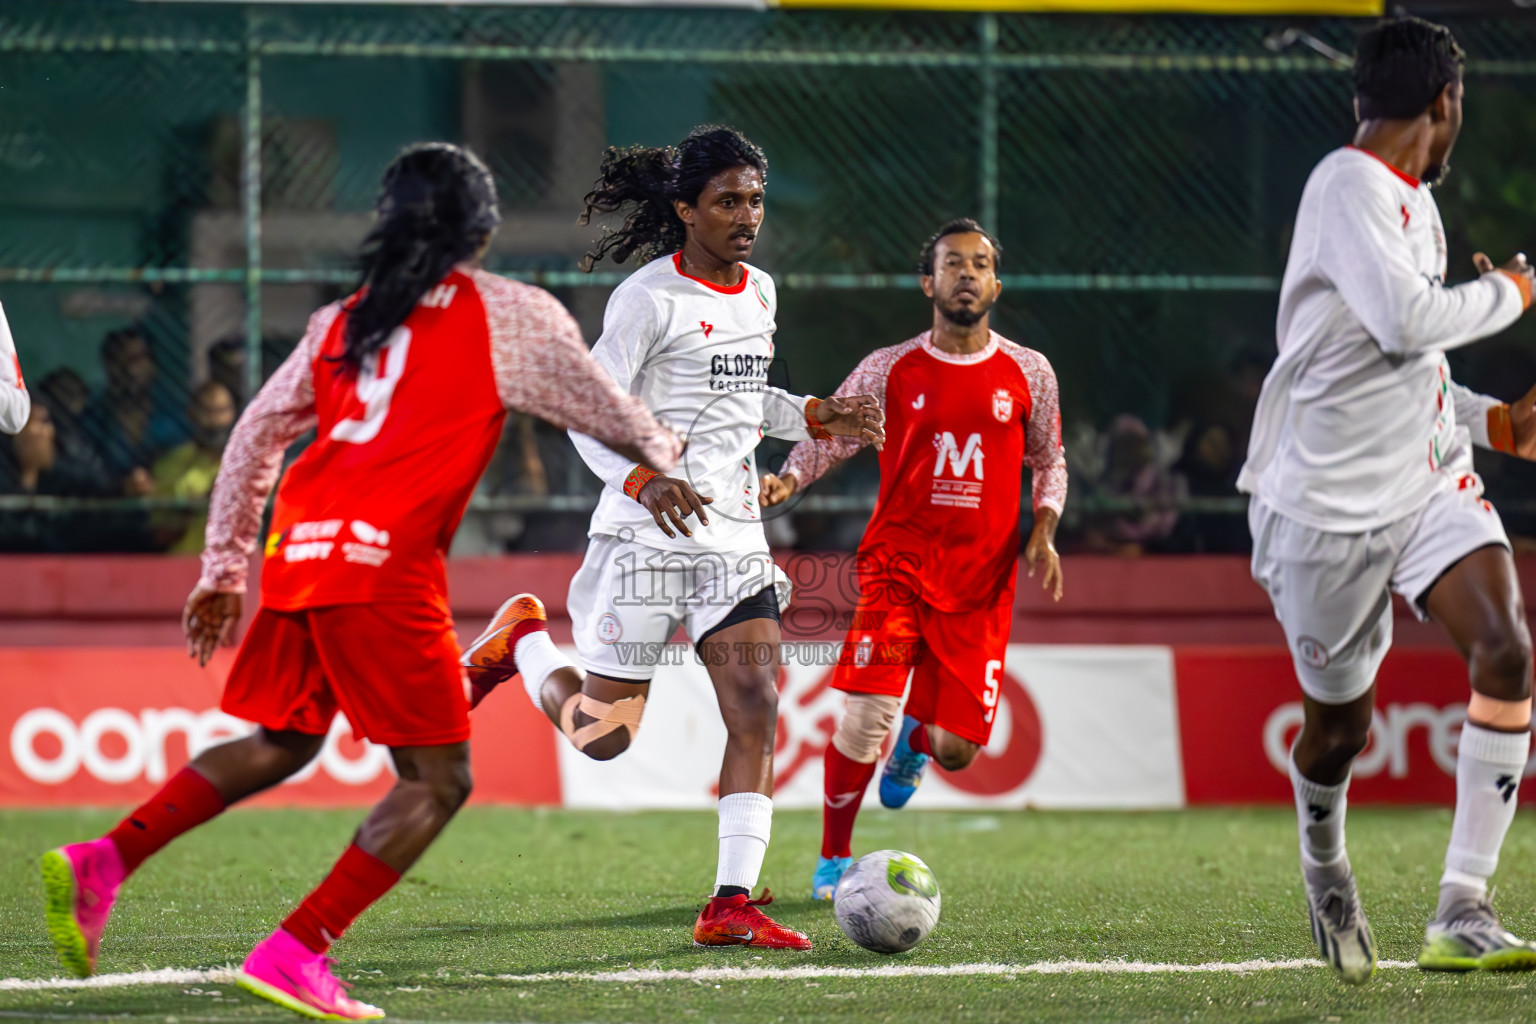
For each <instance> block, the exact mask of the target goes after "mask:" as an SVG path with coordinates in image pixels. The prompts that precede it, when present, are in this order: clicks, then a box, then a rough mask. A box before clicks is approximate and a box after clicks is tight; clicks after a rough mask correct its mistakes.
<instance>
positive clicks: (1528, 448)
mask: <svg viewBox="0 0 1536 1024" xmlns="http://www.w3.org/2000/svg"><path fill="white" fill-rule="evenodd" d="M1509 428H1510V433H1511V434H1513V435H1514V442H1515V451H1514V454H1516V455H1518V456H1520V458H1522V459H1532V460H1536V388H1532V389H1531V390H1529V391H1527V392H1526V393H1525V397H1524V398H1521V399H1519V400H1518V401H1514V402H1510V403H1509Z"/></svg>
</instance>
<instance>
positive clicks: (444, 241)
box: [341, 142, 501, 370]
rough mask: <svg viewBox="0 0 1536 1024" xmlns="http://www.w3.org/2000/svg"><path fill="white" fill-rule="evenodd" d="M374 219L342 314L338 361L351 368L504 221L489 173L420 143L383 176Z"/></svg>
mask: <svg viewBox="0 0 1536 1024" xmlns="http://www.w3.org/2000/svg"><path fill="white" fill-rule="evenodd" d="M375 215H376V219H375V221H374V225H373V230H371V231H370V232H368V237H367V238H365V239H364V240H363V245H362V251H361V253H360V256H359V264H360V268H359V269H360V270H361V272H362V277H363V282H362V289H361V290H360V298H359V299H358V301H357V303H356V305H354V306H353V307H352V309H351V310H350V312H349V313H348V316H347V328H346V336H345V344H346V348H345V350H344V351H343V352H342V355H341V361H342V362H344V363H346V364H347V365H348V366H350V367H351V368H353V369H354V370H355V369H358V368H359V367H361V366H362V365H363V360H364V359H366V358H367V357H368V356H369V355H371V354H373V353H374V352H377V351H378V350H379V349H380V348H382V347H383V346H384V343H385V342H387V341H388V340H389V336H390V334H391V333H393V332H394V330H395V328H396V327H399V326H400V324H401V323H402V322H404V320H405V318H406V317H408V316H410V314H411V310H413V309H415V308H416V304H417V303H418V302H420V301H421V297H422V296H423V295H425V294H426V293H427V292H428V291H430V290H431V289H432V288H433V287H434V286H436V285H437V284H438V282H440V281H442V279H443V278H444V277H446V276H447V275H448V272H449V271H450V270H452V269H453V266H454V264H456V263H459V262H461V261H463V260H465V259H468V258H469V257H470V256H473V255H474V254H475V253H476V252H477V251H478V250H479V249H480V246H481V245H482V244H484V242H485V240H486V238H487V237H488V236H489V235H490V234H491V233H492V232H494V231H495V230H496V226H497V225H498V224H500V223H501V213H500V212H499V211H498V210H497V206H496V183H495V181H494V180H492V178H491V172H490V170H489V169H487V168H486V166H485V164H484V163H482V162H481V161H480V159H479V158H478V157H476V156H475V155H474V154H473V153H471V152H470V151H469V150H467V149H464V148H462V147H460V146H455V145H452V144H451V143H447V142H424V143H418V144H417V145H414V146H410V147H408V148H407V149H406V150H405V151H404V152H402V153H401V154H400V155H399V156H398V157H396V158H395V160H394V162H393V163H391V164H390V165H389V169H388V170H386V171H385V172H384V184H383V187H382V189H381V190H380V194H379V201H378V205H377V206H376V208H375Z"/></svg>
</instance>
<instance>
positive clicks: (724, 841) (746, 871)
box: [715, 793, 773, 893]
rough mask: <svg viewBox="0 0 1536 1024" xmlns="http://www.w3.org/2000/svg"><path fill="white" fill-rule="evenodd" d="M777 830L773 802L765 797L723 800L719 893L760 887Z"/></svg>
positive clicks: (751, 795) (729, 796)
mask: <svg viewBox="0 0 1536 1024" xmlns="http://www.w3.org/2000/svg"><path fill="white" fill-rule="evenodd" d="M772 829H773V798H772V797H766V796H763V794H761V793H727V794H726V795H725V796H722V797H721V798H720V866H719V867H718V868H717V869H716V870H715V891H716V892H719V891H720V887H721V886H722V885H739V886H741V887H742V888H743V889H746V890H747V891H748V892H749V893H750V892H751V891H752V889H753V888H754V887H756V885H757V876H758V875H759V874H761V873H762V870H763V857H764V856H766V855H767V853H768V833H769V832H770V831H772Z"/></svg>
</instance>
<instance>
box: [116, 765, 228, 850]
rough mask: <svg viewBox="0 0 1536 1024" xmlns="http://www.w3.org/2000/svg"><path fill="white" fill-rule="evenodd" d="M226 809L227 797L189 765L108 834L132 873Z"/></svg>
mask: <svg viewBox="0 0 1536 1024" xmlns="http://www.w3.org/2000/svg"><path fill="white" fill-rule="evenodd" d="M223 809H224V798H223V797H222V796H220V795H219V791H218V790H217V789H214V788H213V783H211V782H209V781H208V780H207V779H205V778H203V776H202V775H200V774H199V773H198V771H197V769H195V768H192V767H191V766H188V767H186V768H183V769H182V770H181V771H179V772H177V773H176V774H175V775H173V776H171V780H170V781H169V782H167V783H166V784H165V785H164V786H161V787H160V792H158V793H156V794H155V795H154V796H152V797H150V798H149V800H148V801H147V802H146V803H145V804H144V806H142V807H140V808H139V809H138V810H136V811H134V812H133V813H132V814H130V815H128V817H126V818H124V819H123V820H122V821H120V822H118V825H117V827H116V828H114V829H113V830H112V831H111V832H108V833H107V838H108V839H111V840H112V845H114V846H116V847H117V853H118V856H120V857H122V858H123V867H124V868H126V869H127V871H128V873H129V874H132V873H133V872H134V870H135V869H137V868H138V866H139V865H140V864H143V863H144V862H145V861H146V860H148V859H149V857H150V855H151V854H154V853H157V852H159V850H160V849H161V848H162V847H164V846H165V845H166V844H168V843H169V842H170V841H171V840H172V839H175V838H176V837H177V836H179V835H181V834H182V833H183V832H190V831H191V830H192V829H194V828H196V827H197V826H199V825H201V824H202V823H203V822H205V821H207V820H208V819H209V818H212V817H214V816H215V815H217V814H218V813H219V812H220V811H222V810H223Z"/></svg>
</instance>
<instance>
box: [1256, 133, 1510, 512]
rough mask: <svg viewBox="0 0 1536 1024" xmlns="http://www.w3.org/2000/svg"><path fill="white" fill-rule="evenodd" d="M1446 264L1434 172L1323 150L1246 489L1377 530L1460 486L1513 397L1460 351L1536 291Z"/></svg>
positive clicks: (1301, 225) (1296, 238)
mask: <svg viewBox="0 0 1536 1024" xmlns="http://www.w3.org/2000/svg"><path fill="white" fill-rule="evenodd" d="M1445 272H1446V247H1445V229H1444V227H1443V225H1442V223H1441V221H1440V211H1439V209H1438V208H1437V207H1436V205H1435V200H1434V197H1433V196H1431V195H1430V192H1429V187H1428V186H1427V185H1425V184H1423V183H1421V182H1419V181H1418V180H1416V179H1414V178H1411V177H1409V176H1407V175H1405V174H1403V173H1402V172H1400V171H1398V170H1397V169H1396V168H1393V167H1391V166H1389V165H1387V164H1386V163H1384V162H1382V161H1381V160H1380V159H1379V158H1377V157H1376V156H1375V155H1374V154H1371V153H1368V152H1366V151H1364V150H1360V149H1355V148H1354V147H1346V148H1344V149H1339V150H1335V151H1334V152H1332V153H1330V154H1329V155H1328V156H1326V157H1324V158H1323V160H1322V162H1321V163H1319V164H1318V165H1317V167H1316V168H1315V169H1314V170H1313V171H1312V175H1311V177H1310V178H1308V179H1307V186H1306V189H1305V191H1304V192H1303V193H1302V197H1301V207H1300V209H1299V210H1298V211H1297V214H1296V228H1295V232H1294V234H1293V237H1292V240H1291V253H1290V258H1289V259H1288V261H1287V263H1286V268H1285V278H1284V281H1283V282H1282V284H1281V286H1280V315H1279V318H1278V321H1277V324H1276V334H1277V339H1278V342H1279V349H1280V352H1279V357H1278V358H1277V359H1276V360H1275V365H1274V367H1273V368H1272V369H1271V370H1270V372H1269V376H1268V377H1267V378H1266V379H1265V381H1264V390H1263V393H1262V394H1261V395H1260V397H1259V405H1258V409H1257V411H1256V413H1255V416H1254V424H1253V436H1252V438H1251V439H1250V441H1249V446H1248V461H1247V463H1246V465H1244V467H1243V472H1242V475H1241V476H1240V477H1239V479H1238V487H1239V489H1241V490H1243V491H1245V492H1247V493H1249V494H1255V495H1258V496H1260V497H1262V498H1263V499H1264V501H1266V502H1267V503H1269V504H1270V505H1271V506H1272V507H1274V508H1275V509H1276V510H1278V511H1279V512H1280V513H1281V514H1283V515H1285V516H1287V517H1288V518H1291V519H1294V520H1296V521H1297V522H1300V523H1304V524H1306V525H1307V526H1310V527H1312V528H1313V529H1317V530H1324V531H1329V532H1336V533H1362V532H1365V531H1367V530H1376V529H1380V528H1381V527H1384V526H1385V525H1387V524H1388V523H1391V522H1393V521H1395V520H1398V519H1402V518H1403V517H1404V516H1407V515H1411V514H1412V513H1414V512H1415V511H1417V510H1418V509H1420V508H1422V507H1424V505H1425V504H1426V503H1428V501H1429V500H1430V498H1432V497H1433V496H1434V495H1435V494H1436V493H1439V492H1441V491H1448V490H1455V489H1456V488H1457V486H1458V481H1459V480H1460V478H1461V477H1462V476H1464V475H1466V474H1469V473H1471V469H1472V462H1471V447H1470V445H1471V443H1476V444H1479V445H1482V446H1485V447H1486V446H1487V445H1488V428H1487V410H1488V408H1489V407H1490V406H1492V405H1495V404H1497V403H1496V401H1495V400H1494V399H1492V398H1488V397H1486V396H1483V395H1478V394H1475V393H1474V392H1472V391H1469V390H1467V389H1466V388H1463V387H1461V386H1459V385H1457V384H1456V383H1454V382H1453V381H1452V380H1451V374H1450V367H1449V365H1448V364H1447V362H1446V358H1445V353H1446V351H1447V350H1449V349H1453V348H1458V347H1460V346H1462V345H1466V344H1469V343H1471V342H1474V341H1477V340H1478V339H1480V338H1486V337H1488V336H1489V335H1491V334H1496V333H1498V332H1499V331H1502V330H1503V329H1504V328H1506V327H1508V326H1509V325H1510V324H1512V323H1514V322H1515V321H1516V320H1518V319H1519V317H1520V313H1521V311H1522V309H1523V308H1524V303H1523V297H1522V295H1521V291H1520V288H1519V286H1518V285H1517V284H1516V283H1515V281H1514V279H1513V278H1511V277H1510V276H1509V275H1507V274H1503V273H1500V272H1498V271H1492V272H1490V273H1487V274H1484V275H1482V277H1481V279H1479V280H1476V281H1470V282H1468V283H1466V284H1460V285H1457V286H1455V287H1453V288H1448V287H1446V285H1445Z"/></svg>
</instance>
